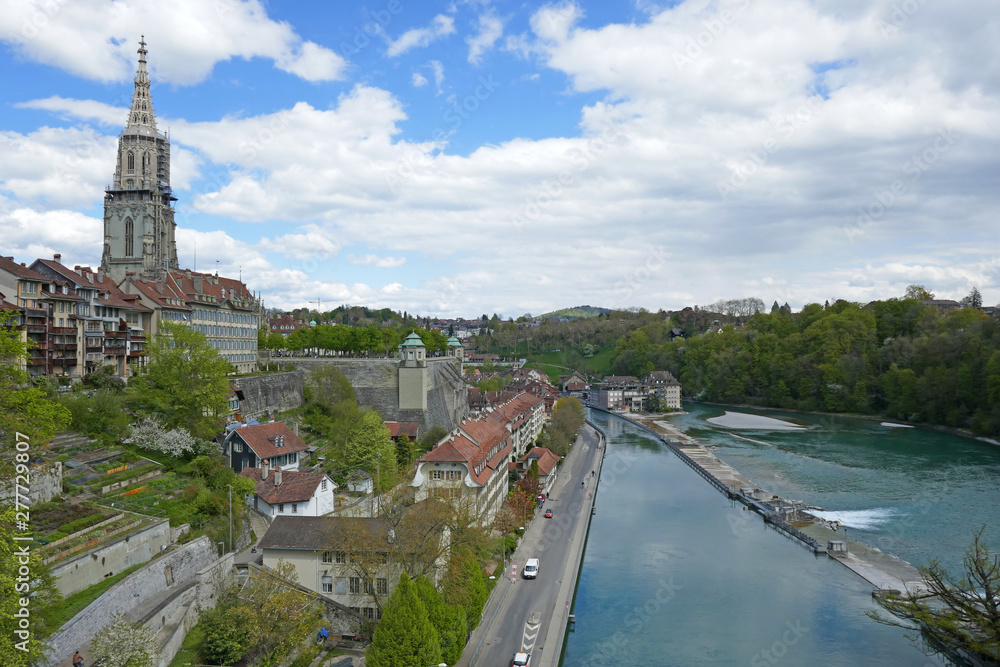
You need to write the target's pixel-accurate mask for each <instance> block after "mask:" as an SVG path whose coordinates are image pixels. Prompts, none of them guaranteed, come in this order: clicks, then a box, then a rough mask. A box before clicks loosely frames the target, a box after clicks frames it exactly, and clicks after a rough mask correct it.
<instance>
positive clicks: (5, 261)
mask: <svg viewBox="0 0 1000 667" xmlns="http://www.w3.org/2000/svg"><path fill="white" fill-rule="evenodd" d="M0 269H2V270H4V271H7V272H8V273H12V274H14V275H15V276H17V277H18V278H24V279H25V280H35V281H38V282H42V283H47V282H52V281H51V280H50V279H49V278H46V277H45V276H43V275H42V274H40V273H39V272H38V271H34V270H32V269H29V268H28V267H26V266H22V265H21V264H19V263H18V262H15V261H14V258H13V257H3V256H0Z"/></svg>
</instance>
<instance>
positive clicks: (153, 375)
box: [134, 322, 233, 439]
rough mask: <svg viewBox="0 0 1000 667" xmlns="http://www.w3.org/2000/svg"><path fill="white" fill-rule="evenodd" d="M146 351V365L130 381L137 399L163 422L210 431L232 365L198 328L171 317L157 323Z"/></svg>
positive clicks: (222, 408)
mask: <svg viewBox="0 0 1000 667" xmlns="http://www.w3.org/2000/svg"><path fill="white" fill-rule="evenodd" d="M148 352H149V365H148V366H146V369H145V371H144V372H143V373H142V375H139V376H138V377H137V378H136V379H135V380H134V384H135V386H136V391H137V394H138V400H139V402H140V403H141V404H142V405H143V406H144V407H145V408H146V409H148V410H150V411H152V412H156V413H158V414H160V415H162V417H163V420H164V422H165V424H166V425H167V426H168V427H171V428H174V427H178V426H180V427H183V428H185V429H187V430H189V431H190V432H191V433H193V434H194V435H195V436H197V437H201V438H206V439H208V438H211V437H212V436H214V435H215V433H216V432H217V431H218V429H219V427H220V426H221V425H222V422H223V420H224V418H225V415H226V412H227V409H228V397H229V392H230V385H229V377H228V376H229V373H230V372H232V370H233V366H232V364H230V363H229V362H228V361H226V360H225V359H224V358H222V357H221V356H220V355H219V352H218V350H216V349H214V348H212V347H211V346H209V344H208V341H207V340H206V339H205V335H204V334H203V333H201V332H200V331H195V330H194V329H192V328H191V327H188V326H186V325H184V324H178V323H174V322H161V323H160V332H159V333H157V334H156V335H155V336H154V337H153V340H152V341H151V342H150V344H149V347H148Z"/></svg>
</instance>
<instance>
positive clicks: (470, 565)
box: [443, 544, 489, 629]
mask: <svg viewBox="0 0 1000 667" xmlns="http://www.w3.org/2000/svg"><path fill="white" fill-rule="evenodd" d="M443 592H444V599H445V601H446V602H448V603H449V604H454V605H458V606H460V607H461V608H462V609H464V610H465V618H466V623H467V624H468V627H469V628H470V629H471V628H475V627H476V626H478V625H479V621H480V619H481V617H482V615H483V607H484V606H485V605H486V598H487V597H489V589H488V588H487V586H486V577H485V576H483V568H482V567H480V565H479V561H478V560H476V556H475V554H473V553H472V550H471V549H469V547H468V546H466V545H464V544H462V545H459V546H457V547H455V548H454V549H452V550H451V560H449V561H448V573H447V575H446V576H445V580H444V591H443Z"/></svg>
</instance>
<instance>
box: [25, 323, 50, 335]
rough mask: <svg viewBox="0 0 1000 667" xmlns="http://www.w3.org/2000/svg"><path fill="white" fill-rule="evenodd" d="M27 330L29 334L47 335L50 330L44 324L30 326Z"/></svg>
mask: <svg viewBox="0 0 1000 667" xmlns="http://www.w3.org/2000/svg"><path fill="white" fill-rule="evenodd" d="M26 328H27V330H28V333H45V332H47V331H48V330H49V328H48V327H47V326H45V325H44V324H29V325H27V327H26Z"/></svg>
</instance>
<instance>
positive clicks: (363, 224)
mask: <svg viewBox="0 0 1000 667" xmlns="http://www.w3.org/2000/svg"><path fill="white" fill-rule="evenodd" d="M969 2H970V7H969V11H967V12H961V13H956V12H951V11H949V10H948V8H947V7H945V6H943V5H942V6H938V5H934V4H933V3H926V4H924V5H922V6H921V9H920V13H919V14H918V15H916V16H913V17H909V19H908V22H907V23H905V25H903V26H901V27H897V26H894V25H892V24H891V23H889V24H888V25H890V26H891V27H893V28H894V30H891V31H889V34H888V35H886V34H883V30H882V29H881V28H880V24H879V22H880V21H882V22H885V21H889V20H890V17H891V5H892V3H891V2H889V0H879V1H878V2H875V3H871V4H864V5H856V4H851V3H848V4H847V5H844V4H843V3H837V4H833V3H829V2H805V1H804V0H781V1H780V2H779V1H778V0H755V2H753V3H746V2H743V1H741V0H732V1H728V0H723V1H722V2H720V3H681V4H676V5H672V6H670V7H667V8H664V9H655V8H653V7H652V6H651V5H649V4H646V5H644V10H643V11H646V12H648V16H646V15H644V16H642V18H641V20H638V21H636V22H633V23H628V24H608V25H593V24H592V23H591V22H583V21H581V17H582V11H581V9H580V8H579V7H578V6H576V5H574V4H562V5H556V6H547V7H545V8H543V9H541V10H538V11H537V12H535V13H534V14H533V15H532V17H531V20H530V26H531V27H530V30H529V31H528V32H525V33H523V34H520V35H515V36H513V37H512V38H511V39H508V41H507V44H508V48H513V49H515V50H516V51H517V53H518V54H519V55H520V56H522V57H523V58H526V59H528V61H529V62H528V67H529V70H530V71H532V72H533V71H534V70H536V69H544V70H546V80H550V79H553V78H558V77H564V78H565V82H566V90H565V94H564V95H563V99H564V100H566V101H565V103H566V104H573V101H574V100H579V99H582V96H575V95H576V94H578V93H585V94H586V98H587V100H590V101H589V102H587V103H583V102H578V104H579V124H578V127H577V128H575V130H567V131H564V132H560V133H553V134H554V135H555V136H550V137H540V138H528V137H526V136H524V137H522V136H517V132H516V131H512V132H511V134H510V136H509V137H507V138H506V139H501V140H497V141H496V142H495V143H491V144H488V145H482V146H480V147H479V148H475V149H473V150H471V151H470V152H468V154H463V155H456V154H453V153H449V152H448V146H447V143H446V142H445V141H444V140H441V139H439V138H438V139H434V140H431V141H416V140H414V139H412V138H410V137H407V136H406V135H405V134H403V133H402V128H403V127H405V126H406V125H405V124H404V121H405V120H406V119H407V114H406V111H405V106H404V104H403V101H402V100H400V99H399V98H398V97H397V96H396V95H394V94H393V92H391V91H388V90H383V89H379V88H376V87H374V86H371V85H357V86H354V87H353V88H351V89H350V90H349V91H347V92H344V93H343V94H342V95H340V97H338V98H337V100H336V101H335V102H334V103H333V104H331V105H329V106H319V105H316V104H310V103H306V102H297V103H296V102H294V101H288V102H286V103H280V102H279V104H278V105H276V106H277V107H278V108H277V109H276V110H274V111H271V112H269V113H262V114H257V115H241V114H235V115H233V116H230V117H225V118H222V119H220V120H216V121H198V122H193V121H187V120H184V119H171V129H172V134H171V137H172V140H174V141H175V142H177V143H176V144H175V151H177V152H176V153H175V155H177V156H178V157H177V158H175V165H174V170H175V181H176V180H177V179H179V178H181V176H180V174H186V173H189V174H194V175H195V176H189V177H186V178H187V180H186V181H185V182H186V183H188V184H189V187H190V188H191V189H192V192H190V193H185V194H184V195H183V197H182V200H181V201H180V202H178V216H179V219H181V220H187V219H197V216H198V215H200V214H205V213H207V214H212V215H217V216H223V217H225V218H228V219H232V220H236V221H239V222H254V223H260V224H259V225H254V226H244V227H243V228H242V230H241V232H242V233H245V234H246V236H247V238H249V239H255V240H253V241H249V242H240V243H242V245H239V244H234V243H233V242H232V241H230V240H227V239H226V238H222V237H220V238H208V237H205V238H204V239H203V240H199V241H198V247H199V249H201V248H202V247H203V242H204V243H205V244H207V245H205V246H204V247H205V248H208V247H212V248H213V252H215V253H216V254H218V255H219V259H220V264H222V263H225V266H226V268H225V270H227V271H229V272H230V273H231V274H232V273H235V271H238V270H239V268H238V267H239V266H242V267H243V270H244V275H247V270H248V269H247V267H248V266H253V267H254V269H253V274H252V275H253V280H254V284H255V288H258V287H259V288H260V289H264V290H266V291H267V292H268V293H269V294H271V295H272V296H271V297H270V298H271V299H272V305H276V306H283V305H288V306H289V307H295V306H301V305H303V303H305V302H306V301H308V300H312V299H316V298H317V297H321V298H323V299H324V300H326V299H330V300H331V301H340V302H351V303H367V304H369V305H372V306H377V307H381V306H383V305H385V306H391V307H393V308H405V309H407V310H409V311H411V312H422V313H425V312H430V313H434V314H441V315H446V314H466V315H468V314H470V313H478V312H483V311H484V310H485V311H486V312H494V311H496V312H499V313H507V314H512V315H518V314H520V313H523V312H525V311H530V312H544V311H545V310H549V309H551V308H552V307H554V306H558V305H568V304H575V303H592V304H594V305H605V306H609V305H615V306H622V307H627V306H633V305H644V306H647V307H651V308H658V307H664V308H671V307H682V306H684V305H691V304H696V303H699V304H706V303H711V302H712V301H715V300H716V299H718V298H731V297H736V296H748V295H754V296H758V297H760V298H762V299H764V300H765V302H767V303H768V304H770V303H771V301H773V300H777V301H778V302H779V303H784V302H786V301H787V302H789V303H790V304H791V305H793V306H795V307H799V306H801V305H803V304H804V303H807V302H810V301H819V302H822V301H824V300H826V299H834V298H850V299H856V300H862V301H863V300H868V299H872V298H885V297H887V296H894V295H898V294H901V293H902V290H903V289H905V286H906V285H907V284H910V283H913V282H920V283H924V284H927V285H928V287H930V288H931V289H932V290H933V291H935V292H936V293H937V294H939V296H943V297H945V298H959V297H961V296H963V295H964V294H965V293H967V292H968V289H970V288H971V286H972V285H976V286H978V287H979V289H980V290H982V291H983V293H984V296H985V298H986V300H987V302H991V301H996V300H998V299H997V297H998V296H1000V271H998V265H997V262H996V261H995V258H996V257H997V256H998V253H997V248H996V240H995V239H996V232H995V229H996V227H995V224H996V222H995V221H996V219H997V216H998V214H1000V205H998V199H997V193H996V187H995V180H996V174H997V171H998V169H997V167H998V162H997V157H996V156H997V155H1000V150H998V149H1000V123H998V122H997V118H998V116H1000V90H998V89H997V85H996V81H1000V76H994V75H995V74H997V72H996V68H997V64H996V59H995V58H994V57H993V50H992V48H993V47H992V42H991V41H990V39H989V38H988V37H989V35H990V34H991V33H990V31H991V30H995V27H990V26H991V25H993V26H995V21H993V22H992V24H991V22H990V21H985V22H983V23H984V25H983V26H981V27H980V26H976V25H974V21H975V20H976V19H975V17H976V16H980V17H982V16H990V13H989V5H988V4H987V3H986V2H985V0H969ZM723 10H726V11H727V12H729V13H728V14H726V15H725V16H726V18H725V20H723V14H722V11H723ZM449 26H450V27H451V28H453V25H452V24H449ZM706 26H714V30H709V28H708V27H706ZM719 26H721V28H720V27H719ZM420 30H425V31H428V32H427V33H426V34H424V33H421V34H415V35H413V36H411V37H407V35H409V33H406V34H405V35H403V36H402V37H400V39H399V40H397V42H395V43H394V44H395V45H396V48H398V49H402V50H401V51H400V53H402V52H404V51H405V50H408V49H411V48H416V47H417V46H419V45H423V44H424V40H425V39H426V40H428V41H427V42H426V43H427V44H429V43H430V41H429V40H431V39H432V37H433V34H434V30H433V24H432V26H431V28H422V29H418V31H417V32H418V33H419V31H420ZM411 32H413V31H411ZM404 37H405V38H406V39H407V40H409V41H408V42H403V41H402V40H403V38H404ZM497 39H498V40H499V39H500V37H499V36H498V38H497ZM483 53H485V51H484V52H483ZM470 55H471V44H470ZM437 62H438V64H439V65H440V70H435V69H434V67H433V65H425V67H428V69H422V70H420V72H414V76H413V78H412V79H411V82H412V83H413V84H414V85H428V84H429V83H430V81H429V79H432V78H433V79H434V80H435V82H436V84H437V86H438V88H439V89H440V87H441V85H442V83H443V74H444V70H443V65H441V64H440V61H437ZM452 66H453V65H449V67H452ZM404 71H405V70H404ZM438 71H440V76H441V77H442V78H440V79H439V78H438V77H437V72H438ZM449 72H451V70H449ZM417 76H419V77H420V79H418V78H417ZM421 79H422V80H423V83H422V84H418V82H419V81H420V80H421ZM504 85H506V84H504ZM512 85H517V84H516V83H512ZM501 90H506V89H505V88H501ZM477 99H478V98H477ZM126 103H127V102H126ZM479 103H480V104H482V105H486V104H488V103H489V100H488V99H487V100H485V101H483V100H479ZM27 104H32V105H35V106H34V107H33V108H38V109H46V110H49V111H52V112H53V113H59V114H66V115H73V114H75V117H76V118H79V119H85V120H89V121H91V122H94V123H98V124H100V123H101V122H102V119H106V118H110V117H111V116H112V115H114V113H117V112H116V111H115V105H111V106H100V105H96V104H88V103H86V101H79V100H74V101H66V100H64V99H62V98H48V99H46V100H36V101H34V102H30V103H27ZM469 113H470V114H471V113H474V112H469ZM525 113H544V110H540V109H537V108H533V107H528V108H526V110H525ZM470 117H471V115H467V116H466V117H463V116H461V115H459V114H453V115H451V116H448V115H446V116H445V117H444V118H443V124H444V125H445V126H446V127H445V129H447V130H449V131H460V130H461V129H462V125H463V123H464V122H465V121H466V120H468V118H470ZM942 133H943V134H942ZM946 137H952V138H953V140H949V139H947V138H946ZM64 145H70V146H73V145H83V146H86V145H92V146H93V151H92V154H87V157H86V159H84V158H81V159H82V160H83V167H82V168H81V169H80V170H79V173H77V174H76V175H75V176H67V177H68V178H76V179H78V180H77V181H76V182H75V183H74V185H75V187H73V188H65V187H60V186H61V185H62V183H63V179H62V178H61V177H57V176H56V175H54V174H52V173H51V170H50V169H48V168H47V165H50V164H52V163H55V164H58V161H59V160H60V159H62V156H61V155H60V150H59V147H60V146H64ZM114 149H115V145H114V140H113V138H108V137H103V136H101V135H100V134H98V133H96V132H94V131H92V130H89V129H88V128H86V127H76V128H72V129H62V130H55V129H51V128H39V129H38V130H37V131H34V132H30V133H27V134H19V133H13V132H7V133H2V134H0V153H2V154H3V155H5V156H7V155H11V156H13V158H12V160H4V161H2V162H0V194H2V195H3V196H7V197H11V198H13V200H16V202H15V204H14V208H24V207H27V208H28V209H31V211H32V213H31V214H33V215H42V214H43V213H44V212H45V211H47V210H53V211H55V210H64V209H67V208H75V207H84V206H88V205H93V204H95V203H96V202H97V201H98V199H97V198H98V197H99V196H100V194H101V190H102V188H103V184H104V183H105V182H106V179H107V174H108V172H109V170H110V165H111V164H112V162H113V158H114ZM185 156H187V157H185ZM21 163H23V166H22V165H21ZM11 164H17V165H18V168H17V169H16V170H14V169H13V167H11V166H10V165H11ZM81 193H84V194H81ZM0 210H3V209H2V208H0ZM7 210H8V211H10V210H13V209H12V208H11V207H8V208H7ZM6 215H7V218H4V219H5V220H7V221H8V222H7V223H6V224H9V225H13V224H14V223H12V222H10V215H11V214H10V213H9V212H8V213H7V214H6ZM25 215H27V214H25V213H22V214H21V217H22V218H24V216H25ZM185 215H186V217H185ZM25 219H26V218H25ZM18 224H20V223H18ZM248 230H256V231H248ZM19 233H22V234H23V232H19ZM98 233H99V228H98ZM186 234H188V232H185V233H184V234H180V233H179V236H180V238H181V239H184V238H186V236H185V235H186ZM199 238H202V237H199ZM28 243H29V241H18V242H17V245H16V247H17V248H19V249H20V248H26V247H27V244H28ZM185 243H187V242H186V241H185ZM46 244H49V242H48V241H45V242H44V243H42V245H46ZM91 245H92V246H93V247H94V248H95V249H94V250H93V253H95V255H94V256H95V257H98V256H99V239H98V240H97V241H94V242H91ZM46 247H48V246H47V245H46ZM185 247H186V248H187V250H186V251H185V252H187V253H188V255H190V249H191V248H190V244H188V245H186V246H185ZM52 249H56V251H58V248H52ZM269 253H274V254H269ZM64 254H65V253H64ZM276 255H283V256H284V257H286V258H290V259H292V260H294V261H292V262H289V263H288V265H281V266H279V265H278V264H279V263H280V260H279V258H278V257H277V256H276ZM335 256H337V257H339V256H346V259H347V262H345V263H343V264H342V265H341V266H340V267H332V266H328V265H333V264H334V263H333V262H322V261H319V260H321V259H323V258H329V257H335ZM201 257H202V253H201V251H200V250H199V258H201ZM206 257H207V255H206ZM404 258H405V259H406V260H407V263H406V265H405V266H406V272H407V276H406V277H402V276H401V275H400V274H399V272H394V273H392V274H391V275H392V277H393V278H394V279H395V280H396V281H397V282H393V283H389V284H386V285H366V284H361V283H355V284H350V283H349V282H345V281H344V277H343V276H342V275H340V274H339V273H338V274H337V278H338V279H337V280H334V279H332V278H331V276H332V275H333V273H332V272H333V271H334V270H339V271H343V270H344V269H345V268H346V269H348V270H356V271H357V270H358V269H352V268H351V266H344V264H346V265H351V264H352V263H353V264H356V265H359V266H365V267H375V268H378V267H379V262H388V263H389V264H390V265H391V263H392V262H396V261H398V262H400V263H402V261H403V259H404ZM205 261H206V262H207V261H209V260H207V259H206V260H205ZM272 262H273V263H272ZM199 264H200V265H201V264H202V260H201V259H199ZM204 266H207V264H206V265H204ZM204 266H203V268H204ZM396 266H399V264H397V265H396ZM581 266H585V267H586V270H581ZM428 267H429V268H428ZM376 273H377V272H376ZM386 275H388V274H386ZM498 275H502V276H504V280H503V281H497V280H496V276H498ZM568 277H570V278H568ZM692 277H695V278H692Z"/></svg>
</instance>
